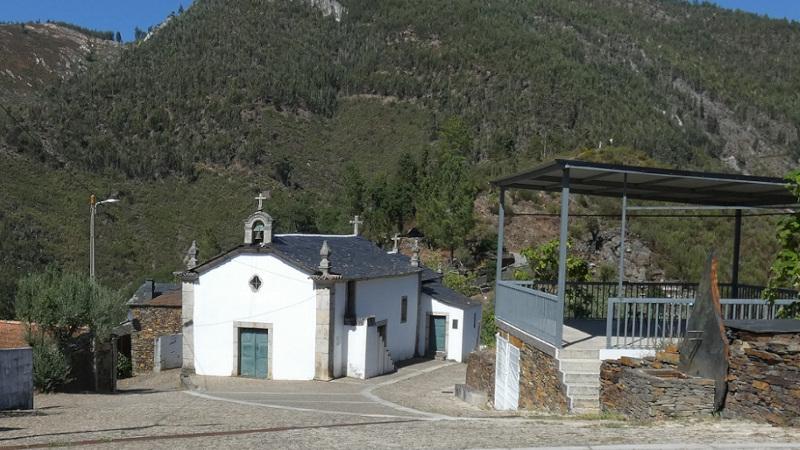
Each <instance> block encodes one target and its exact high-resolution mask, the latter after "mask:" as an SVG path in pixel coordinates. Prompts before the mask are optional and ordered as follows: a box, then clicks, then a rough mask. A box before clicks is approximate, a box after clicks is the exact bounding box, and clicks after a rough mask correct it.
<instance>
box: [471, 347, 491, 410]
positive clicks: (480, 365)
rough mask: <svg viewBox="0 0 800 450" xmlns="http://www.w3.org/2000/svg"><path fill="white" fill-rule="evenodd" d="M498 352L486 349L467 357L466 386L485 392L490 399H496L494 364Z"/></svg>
mask: <svg viewBox="0 0 800 450" xmlns="http://www.w3.org/2000/svg"><path fill="white" fill-rule="evenodd" d="M496 354H497V353H496V350H495V349H494V348H485V349H482V350H476V351H474V352H472V353H470V354H469V356H468V357H467V381H466V385H467V387H468V388H469V389H471V390H473V391H479V392H485V393H486V397H487V398H489V399H493V398H494V362H495V355H496Z"/></svg>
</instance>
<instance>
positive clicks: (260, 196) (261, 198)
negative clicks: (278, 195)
mask: <svg viewBox="0 0 800 450" xmlns="http://www.w3.org/2000/svg"><path fill="white" fill-rule="evenodd" d="M268 198H269V196H266V195H264V193H263V192H259V193H258V196H257V197H255V199H256V200H258V210H259V211H261V210H262V209H264V205H263V202H264V200H267V199H268Z"/></svg>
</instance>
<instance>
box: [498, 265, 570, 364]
mask: <svg viewBox="0 0 800 450" xmlns="http://www.w3.org/2000/svg"><path fill="white" fill-rule="evenodd" d="M530 285H531V284H530V282H525V281H498V282H497V292H496V297H495V317H496V318H497V319H498V320H502V321H503V322H506V323H508V324H509V325H512V326H514V327H516V328H519V329H520V330H522V331H524V332H526V333H528V334H530V335H532V336H536V337H537V338H539V339H541V340H543V341H546V342H548V343H550V344H552V345H554V346H556V347H557V348H561V336H562V330H563V327H564V318H563V313H562V311H561V305H560V304H559V301H558V297H556V296H555V295H553V294H549V293H547V292H542V291H538V290H534V289H531V288H530V287H529V286H530Z"/></svg>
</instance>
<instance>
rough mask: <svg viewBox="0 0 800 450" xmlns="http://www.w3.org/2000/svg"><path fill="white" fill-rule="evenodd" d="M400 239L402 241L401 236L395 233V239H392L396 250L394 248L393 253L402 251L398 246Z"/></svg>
mask: <svg viewBox="0 0 800 450" xmlns="http://www.w3.org/2000/svg"><path fill="white" fill-rule="evenodd" d="M400 239H401V238H400V235H399V234H396V233H395V235H394V237H393V238H392V240H393V241H394V248H392V253H397V252H398V251H399V250H400V249H399V246H398V243H399V242H400Z"/></svg>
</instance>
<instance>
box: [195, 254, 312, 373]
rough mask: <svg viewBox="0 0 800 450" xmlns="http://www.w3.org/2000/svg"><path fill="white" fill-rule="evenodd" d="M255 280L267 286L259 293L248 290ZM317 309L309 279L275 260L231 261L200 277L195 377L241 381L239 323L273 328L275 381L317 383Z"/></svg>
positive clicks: (248, 256) (251, 257)
mask: <svg viewBox="0 0 800 450" xmlns="http://www.w3.org/2000/svg"><path fill="white" fill-rule="evenodd" d="M253 275H258V276H259V277H260V278H261V281H262V285H261V289H259V290H258V291H257V292H253V291H252V289H251V288H250V285H249V281H250V279H251V278H252V277H253ZM315 306H316V299H315V296H314V289H313V283H312V281H311V280H310V279H309V278H308V274H305V273H303V272H301V271H299V270H297V269H295V268H293V267H291V266H289V265H287V264H285V263H284V262H282V261H281V260H279V259H277V258H275V257H273V256H270V255H263V254H262V255H254V254H241V255H237V256H234V257H232V258H231V259H230V260H228V261H226V262H224V263H222V264H221V265H219V266H217V267H214V268H213V269H210V270H209V271H208V272H205V273H203V274H201V275H200V277H199V280H198V282H197V284H196V285H195V291H194V354H195V358H194V361H195V371H196V372H197V373H198V374H200V375H220V376H230V375H236V374H237V370H238V368H237V364H236V361H234V357H233V351H234V337H235V333H236V330H235V329H234V322H235V321H240V322H256V323H263V324H268V323H271V324H273V328H272V330H271V333H272V338H271V346H270V348H269V352H270V362H271V372H272V378H273V379H276V380H311V379H313V378H314V343H315V335H314V333H315V325H316V324H315V319H314V318H315V317H316V311H315Z"/></svg>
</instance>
